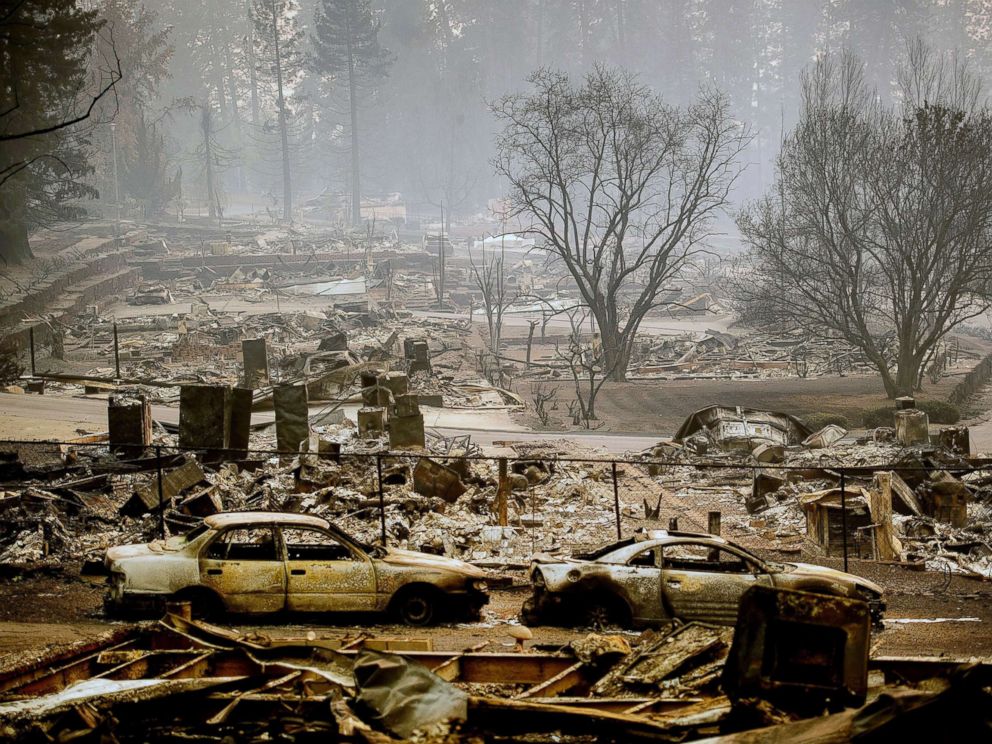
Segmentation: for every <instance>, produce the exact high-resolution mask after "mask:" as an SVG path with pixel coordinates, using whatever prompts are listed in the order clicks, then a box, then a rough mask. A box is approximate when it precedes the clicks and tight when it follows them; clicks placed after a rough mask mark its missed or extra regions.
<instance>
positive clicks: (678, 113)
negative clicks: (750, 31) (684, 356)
mask: <svg viewBox="0 0 992 744" xmlns="http://www.w3.org/2000/svg"><path fill="white" fill-rule="evenodd" d="M530 82H531V84H532V85H533V91H532V93H531V94H529V95H521V94H517V95H510V96H506V97H504V98H502V99H500V100H499V101H497V102H496V103H494V104H493V105H492V109H493V111H494V113H495V114H496V116H497V118H498V119H500V120H501V121H502V123H503V125H504V126H503V130H502V132H501V134H500V135H499V137H498V139H497V143H496V144H497V151H498V155H497V157H496V161H495V166H496V170H497V172H498V173H499V174H500V175H501V176H503V177H504V178H505V179H506V181H507V182H508V184H509V200H510V203H511V210H512V214H513V215H514V216H516V217H518V218H520V219H521V220H522V221H524V222H525V223H528V222H529V223H530V224H529V227H528V228H527V231H528V232H530V233H532V234H535V235H537V236H539V237H540V238H543V240H544V247H545V249H546V250H547V251H548V252H549V254H550V256H551V257H552V258H553V259H554V260H555V261H559V262H561V263H562V264H563V265H564V267H565V269H566V270H567V271H568V273H569V275H570V276H571V278H572V279H573V281H574V282H575V284H576V285H577V287H578V290H579V292H580V294H581V296H582V299H583V302H584V303H585V304H586V305H587V306H588V308H589V311H590V312H591V314H592V316H593V317H594V318H595V321H596V324H597V326H598V327H599V329H600V333H601V334H602V339H603V353H604V356H605V366H606V367H607V368H608V369H610V370H611V371H610V373H609V374H610V377H611V378H613V379H615V380H623V379H625V377H626V372H627V362H628V361H629V359H630V355H631V351H632V348H633V342H634V337H635V335H636V334H637V329H638V327H639V326H640V324H641V321H642V320H643V319H644V317H645V316H646V315H647V314H648V313H649V312H651V311H652V310H654V309H655V308H657V307H659V306H661V305H663V304H665V303H664V302H663V301H661V300H660V298H659V295H660V294H661V290H662V288H663V286H664V285H665V283H666V282H667V281H668V280H669V279H671V278H672V277H674V276H675V275H676V274H677V273H678V272H679V271H680V269H681V268H682V267H683V266H684V264H685V263H686V261H687V260H688V259H689V258H690V257H691V256H692V255H693V254H694V253H696V252H698V251H699V250H700V249H701V248H702V247H703V245H704V242H705V240H706V238H707V237H708V235H709V234H710V233H709V229H710V225H711V218H712V217H713V216H715V214H716V213H717V212H718V211H719V210H720V209H721V208H722V207H723V206H724V204H725V203H726V202H727V196H728V192H729V190H730V188H731V186H732V185H733V183H734V181H735V180H736V178H737V177H738V175H739V174H740V172H741V169H742V166H740V165H739V164H738V156H739V155H740V153H741V151H742V150H743V149H744V147H745V146H746V145H747V144H748V142H749V141H750V138H751V135H750V133H749V130H748V128H747V127H746V126H742V125H741V124H740V123H739V122H738V121H736V120H734V119H733V118H732V117H731V116H730V114H729V111H728V105H727V100H726V98H725V97H724V96H723V95H721V94H719V93H717V92H715V91H709V90H704V91H702V92H700V94H699V97H698V98H697V100H696V102H695V103H694V104H693V105H691V106H689V107H688V108H686V109H678V108H674V107H672V106H668V105H666V104H665V103H664V102H663V101H662V100H661V99H660V98H659V97H658V96H657V95H655V94H654V93H653V92H652V91H651V90H650V89H648V88H646V87H645V86H643V85H641V84H639V83H638V82H637V81H636V78H635V77H634V76H633V75H632V74H631V73H629V72H626V71H623V70H618V69H608V68H605V67H601V66H597V67H596V68H595V69H594V70H593V71H592V72H591V73H589V74H588V75H587V76H586V77H585V79H584V81H583V82H582V84H581V85H580V86H576V85H574V84H573V83H572V82H571V80H570V79H569V78H568V76H567V75H565V74H563V73H558V72H551V71H548V70H539V71H538V72H536V73H534V74H533V75H532V76H531V77H530Z"/></svg>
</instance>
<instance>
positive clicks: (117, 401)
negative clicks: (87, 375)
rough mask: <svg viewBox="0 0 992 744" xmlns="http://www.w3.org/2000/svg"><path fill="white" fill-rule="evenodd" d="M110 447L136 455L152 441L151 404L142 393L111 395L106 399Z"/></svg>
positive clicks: (116, 450) (128, 455)
mask: <svg viewBox="0 0 992 744" xmlns="http://www.w3.org/2000/svg"><path fill="white" fill-rule="evenodd" d="M107 428H108V429H109V430H110V448H111V449H112V450H114V451H115V452H118V453H120V454H121V455H123V456H125V457H138V456H140V455H141V452H142V450H144V448H145V447H147V446H149V445H150V444H151V443H152V406H151V403H149V402H148V399H147V398H145V396H143V395H111V396H110V398H109V400H108V401H107Z"/></svg>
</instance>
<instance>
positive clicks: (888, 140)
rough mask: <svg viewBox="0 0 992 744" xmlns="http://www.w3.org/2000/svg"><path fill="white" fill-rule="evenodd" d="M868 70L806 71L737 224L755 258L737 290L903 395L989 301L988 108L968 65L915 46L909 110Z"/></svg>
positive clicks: (909, 69) (819, 66) (850, 60)
mask: <svg viewBox="0 0 992 744" xmlns="http://www.w3.org/2000/svg"><path fill="white" fill-rule="evenodd" d="M863 73H864V70H863V65H862V63H861V62H860V61H859V60H858V59H857V58H855V57H854V56H852V55H850V54H846V53H845V54H843V55H841V56H840V57H839V58H836V57H830V56H827V57H824V58H823V59H821V60H820V61H819V62H817V63H816V65H814V66H813V67H812V69H811V70H809V71H808V72H807V73H806V74H805V75H804V77H803V81H802V87H803V110H802V115H801V118H800V121H799V123H798V125H797V126H796V128H795V130H794V131H793V132H792V133H791V135H790V136H789V137H788V138H787V139H786V141H785V143H784V145H783V150H782V155H781V158H780V161H779V167H778V183H777V184H776V187H775V189H774V190H773V193H770V194H769V195H768V196H767V197H766V198H764V199H763V200H762V201H759V202H758V203H756V204H753V205H751V206H750V207H749V208H748V209H747V210H746V211H745V212H743V214H742V215H741V216H740V218H739V224H740V227H741V231H742V233H743V234H744V236H745V238H746V240H747V242H748V243H749V245H750V250H749V253H748V254H747V256H746V258H745V260H744V262H743V263H742V264H741V266H739V267H738V272H737V276H736V278H735V280H734V284H735V290H734V291H735V295H736V297H737V299H738V301H739V303H740V305H741V307H742V309H743V311H744V313H745V314H746V315H748V316H750V317H752V318H758V319H763V320H765V321H771V322H775V323H788V324H790V325H792V326H799V327H804V328H806V329H808V330H809V331H811V332H812V333H815V334H818V335H820V336H824V335H827V334H833V335H839V336H840V337H841V338H843V339H844V340H845V341H847V342H848V343H850V344H851V345H853V346H855V347H856V348H858V349H859V350H861V352H862V353H863V354H864V356H865V358H866V359H867V360H868V361H869V362H871V363H872V364H873V365H874V366H875V367H876V368H877V369H878V371H879V374H880V375H881V377H882V381H883V384H884V386H885V391H886V393H887V394H888V396H889V397H895V396H898V395H907V394H910V393H911V392H912V391H913V390H914V388H916V387H918V386H919V384H920V382H921V380H922V377H921V370H922V369H923V367H924V365H925V364H926V363H927V361H928V360H929V359H930V357H931V355H932V354H933V350H934V348H935V347H936V345H937V344H939V343H940V341H941V340H942V339H943V338H944V337H945V336H946V335H947V333H948V332H949V331H951V330H952V329H953V328H954V327H955V326H957V325H958V324H959V323H962V322H964V321H965V320H967V319H969V318H972V317H975V316H976V315H978V314H980V313H982V312H984V311H985V310H986V309H987V308H988V307H989V286H990V280H992V253H990V251H989V245H990V240H992V114H990V111H989V109H988V108H987V107H986V106H980V105H979V104H978V100H979V96H978V88H977V83H976V82H975V80H974V79H973V78H972V77H971V76H970V75H969V74H968V72H967V70H966V69H964V68H963V67H961V66H960V65H958V64H957V63H956V62H949V61H946V60H944V59H942V58H939V57H936V56H934V55H933V54H932V53H931V52H930V51H929V50H928V49H927V48H926V47H925V46H924V45H922V44H921V43H919V42H917V43H915V44H913V45H912V46H911V47H910V54H909V61H908V64H907V66H906V68H905V69H904V70H903V71H902V73H901V74H900V80H901V81H902V84H903V104H902V108H901V109H888V108H886V107H884V106H882V105H881V104H880V103H879V97H878V96H877V95H876V93H875V91H873V90H871V89H870V88H869V87H868V86H867V85H866V84H865V82H864V76H863ZM893 340H894V342H895V343H894V346H895V348H894V350H893V348H892V346H893V343H892V342H893ZM893 366H894V369H893Z"/></svg>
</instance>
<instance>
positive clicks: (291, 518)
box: [203, 511, 331, 530]
mask: <svg viewBox="0 0 992 744" xmlns="http://www.w3.org/2000/svg"><path fill="white" fill-rule="evenodd" d="M203 523H204V524H206V525H207V526H208V527H210V528H211V529H215V530H220V529H224V528H225V527H235V526H239V525H245V524H260V523H261V524H271V523H278V524H292V525H297V526H300V527H320V528H323V529H325V530H326V529H329V528H330V527H331V523H330V522H328V521H327V520H326V519H321V518H320V517H314V516H312V515H310V514H293V513H288V512H267V511H246V512H224V513H222V514H211V515H210V516H209V517H205V518H204V520H203Z"/></svg>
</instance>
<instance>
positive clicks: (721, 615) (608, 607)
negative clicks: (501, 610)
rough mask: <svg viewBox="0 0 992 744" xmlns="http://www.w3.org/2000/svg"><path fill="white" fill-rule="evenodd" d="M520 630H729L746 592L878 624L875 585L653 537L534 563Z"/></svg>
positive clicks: (708, 543) (673, 536)
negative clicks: (863, 607)
mask: <svg viewBox="0 0 992 744" xmlns="http://www.w3.org/2000/svg"><path fill="white" fill-rule="evenodd" d="M530 581H531V586H532V588H533V595H532V596H531V597H530V598H528V599H527V601H526V602H525V603H524V606H523V610H522V612H521V619H522V620H523V622H524V623H526V624H527V625H540V624H542V623H544V622H549V623H555V622H558V623H563V624H564V623H568V624H579V625H593V626H603V625H623V626H631V625H637V626H644V625H659V624H661V623H665V622H668V621H671V620H673V619H678V620H682V621H684V622H690V621H693V620H695V621H700V622H707V623H715V624H719V625H733V624H734V623H735V622H736V621H737V609H738V605H739V604H740V599H741V596H742V595H743V594H744V592H745V591H746V590H747V589H748V588H749V587H752V586H755V585H760V586H768V587H776V588H779V589H793V590H798V591H806V592H814V593H818V594H829V595H832V596H837V597H846V598H849V599H861V600H864V601H865V602H867V603H868V605H869V609H870V610H871V616H872V620H873V622H874V623H875V624H876V625H877V624H879V623H881V620H882V613H883V612H884V610H885V604H884V603H883V602H882V588H881V587H880V586H878V585H877V584H875V583H873V582H871V581H868V580H867V579H863V578H861V577H860V576H854V575H852V574H849V573H844V572H843V571H837V570H835V569H832V568H826V567H824V566H816V565H811V564H808V563H778V562H774V561H765V560H762V559H760V558H758V557H757V556H755V555H753V554H751V553H749V552H748V551H747V550H745V549H744V548H742V547H740V546H739V545H735V544H734V543H732V542H729V541H728V540H724V539H723V538H720V537H715V536H713V535H707V534H699V533H692V532H668V531H664V530H653V531H650V532H646V533H641V534H638V535H637V536H635V537H634V538H632V539H628V540H623V541H621V542H618V543H614V544H612V545H607V546H605V547H603V548H600V549H599V550H597V551H594V552H593V553H590V554H587V555H583V556H577V557H575V558H556V557H553V556H540V555H539V556H535V557H534V559H533V561H532V563H531V567H530Z"/></svg>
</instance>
